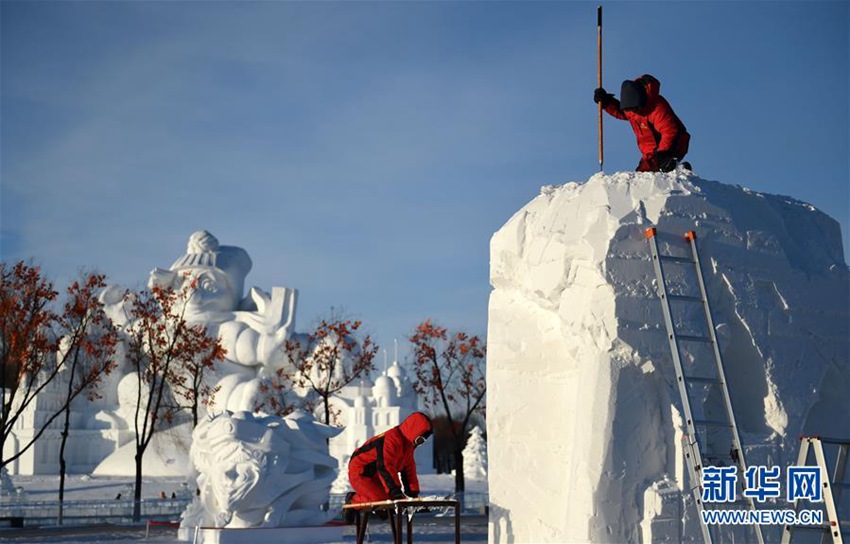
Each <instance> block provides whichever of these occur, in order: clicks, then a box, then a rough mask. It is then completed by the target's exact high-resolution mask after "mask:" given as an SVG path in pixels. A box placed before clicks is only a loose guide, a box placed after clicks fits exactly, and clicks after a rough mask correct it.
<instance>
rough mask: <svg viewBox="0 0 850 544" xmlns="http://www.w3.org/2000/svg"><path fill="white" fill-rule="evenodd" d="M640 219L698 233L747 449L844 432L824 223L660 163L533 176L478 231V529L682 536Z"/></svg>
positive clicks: (661, 332) (680, 478)
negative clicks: (533, 187)
mask: <svg viewBox="0 0 850 544" xmlns="http://www.w3.org/2000/svg"><path fill="white" fill-rule="evenodd" d="M650 226H656V227H657V228H658V231H659V236H661V238H659V240H660V241H661V242H662V244H664V245H665V246H667V244H677V243H679V240H680V238H679V237H680V236H681V235H682V234H683V233H684V232H686V231H687V230H691V229H694V230H695V231H696V232H697V235H698V238H699V244H700V246H699V247H700V253H701V257H702V262H703V269H704V270H703V273H704V274H705V277H706V283H707V288H708V292H709V296H710V298H711V304H712V309H713V311H714V320H715V324H716V325H717V330H718V336H719V341H720V347H721V349H722V350H723V357H724V361H725V363H726V375H727V379H728V383H729V390H730V392H731V395H732V400H733V404H734V406H735V410H736V418H737V422H738V426H739V429H740V431H741V435H742V436H741V438H742V441H743V443H744V445H745V450H746V454H747V461H748V464H749V465H750V466H752V465H756V464H764V465H770V466H781V467H783V470H784V467H785V466H787V465H788V464H792V463H793V462H794V461H795V460H796V452H797V450H798V448H799V441H798V438H797V437H798V435H800V434H805V433H808V434H821V435H824V436H843V437H850V395H848V394H847V392H848V391H850V382H849V381H848V380H850V361H849V360H848V353H850V345H849V344H850V316H848V313H850V304H848V296H850V294H849V293H848V285H850V282H848V269H847V265H846V264H845V261H844V257H843V254H842V253H843V252H842V244H841V235H840V230H839V226H838V223H837V222H835V221H834V220H832V219H831V218H829V217H827V216H826V215H824V214H823V213H821V212H819V211H817V210H816V209H814V208H813V207H812V206H810V205H808V204H805V203H803V202H799V201H796V200H794V199H791V198H788V197H782V196H775V195H769V194H760V193H757V192H754V191H750V190H747V189H744V188H742V187H739V186H729V185H724V184H721V183H718V182H713V181H707V180H703V179H700V178H697V177H693V176H690V177H689V176H686V175H684V174H683V173H675V172H674V173H669V174H654V173H631V172H629V173H618V174H614V175H610V176H607V175H604V174H598V175H595V176H593V177H592V178H590V179H589V180H588V181H587V182H586V183H581V184H579V183H568V184H566V185H564V186H561V187H545V188H544V189H543V190H542V191H541V194H540V195H539V196H538V197H537V198H535V199H534V200H532V201H531V202H530V203H528V204H527V205H526V206H525V207H523V208H522V209H521V210H520V211H519V212H517V213H516V214H515V215H514V216H513V217H512V218H511V219H510V220H509V221H508V222H507V223H506V224H505V225H504V226H503V227H502V228H501V229H500V230H499V231H498V232H497V233H496V234H495V235H494V236H493V238H492V241H491V245H490V250H491V261H490V280H491V283H492V285H493V287H494V291H493V292H492V293H491V297H490V307H489V325H488V326H489V330H488V369H487V380H488V384H487V394H488V413H487V435H488V439H489V444H488V446H489V454H490V458H489V487H490V503H491V504H490V515H491V526H490V529H491V534H490V541H491V542H637V541H641V540H642V541H644V542H649V541H655V540H658V539H662V538H666V537H665V536H664V535H665V534H666V535H672V538H673V539H674V540H675V539H676V537H677V536H682V535H684V537H685V538H686V539H687V538H692V537H693V538H695V539H699V532H698V528H697V526H696V520H693V512H694V509H693V507H692V505H690V498H689V493H688V492H687V491H685V492H684V493H683V492H682V490H683V489H687V487H686V486H687V482H686V479H687V476H686V474H687V470H686V469H685V468H684V466H685V465H684V464H683V455H682V451H681V450H682V446H681V440H680V438H681V429H682V424H681V421H682V420H681V415H680V414H681V407H680V405H681V401H680V399H679V396H678V392H677V389H676V386H675V382H674V376H673V370H672V362H671V360H670V359H671V356H670V351H669V346H668V343H667V339H666V331H665V328H664V322H663V317H662V310H661V303H660V301H659V300H658V297H657V294H656V291H655V285H654V279H655V275H654V271H653V268H652V264H651V261H650V259H649V247H648V245H647V242H646V240H645V238H644V230H645V229H646V228H647V227H650ZM682 243H684V242H682ZM663 249H665V250H666V249H669V247H664V248H663ZM665 252H667V253H669V251H665ZM517 474H522V477H521V478H517V477H516V475H517ZM680 512H682V513H683V514H680ZM683 518H684V521H683ZM671 520H673V521H672V522H671ZM771 529H775V530H776V531H778V530H779V529H778V528H776V527H772V528H771ZM639 532H640V533H641V534H639ZM765 536H766V537H768V538H774V537H776V540H778V535H776V534H769V532H768V531H766V532H765ZM736 541H737V540H736Z"/></svg>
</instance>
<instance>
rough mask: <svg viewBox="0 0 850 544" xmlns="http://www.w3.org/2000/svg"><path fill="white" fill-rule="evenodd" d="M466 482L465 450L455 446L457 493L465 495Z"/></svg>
mask: <svg viewBox="0 0 850 544" xmlns="http://www.w3.org/2000/svg"><path fill="white" fill-rule="evenodd" d="M465 489H466V482H465V481H464V479H463V448H459V447H458V446H455V493H463V492H464V490H465Z"/></svg>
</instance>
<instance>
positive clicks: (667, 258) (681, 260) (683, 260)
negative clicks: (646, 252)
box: [658, 255, 696, 264]
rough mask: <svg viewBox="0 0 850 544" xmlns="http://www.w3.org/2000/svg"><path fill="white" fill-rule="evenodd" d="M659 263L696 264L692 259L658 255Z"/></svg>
mask: <svg viewBox="0 0 850 544" xmlns="http://www.w3.org/2000/svg"><path fill="white" fill-rule="evenodd" d="M658 259H659V260H661V261H670V262H671V263H685V264H696V263H695V262H694V260H693V259H690V258H688V257H674V256H673V255H659V256H658Z"/></svg>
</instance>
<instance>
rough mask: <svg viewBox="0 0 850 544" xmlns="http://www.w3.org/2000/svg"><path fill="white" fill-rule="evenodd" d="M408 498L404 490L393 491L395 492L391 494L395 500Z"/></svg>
mask: <svg viewBox="0 0 850 544" xmlns="http://www.w3.org/2000/svg"><path fill="white" fill-rule="evenodd" d="M406 498H408V497H407V495H405V494H404V493H403V492H401V491H393V492H392V493H391V494H390V499H392V500H394V501H400V500H402V499H406Z"/></svg>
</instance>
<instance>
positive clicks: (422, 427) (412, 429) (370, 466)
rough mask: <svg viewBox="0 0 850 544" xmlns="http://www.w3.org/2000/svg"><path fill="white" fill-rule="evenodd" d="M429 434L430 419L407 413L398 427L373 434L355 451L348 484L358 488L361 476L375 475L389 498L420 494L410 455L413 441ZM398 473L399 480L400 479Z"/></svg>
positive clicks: (421, 414)
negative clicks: (403, 491)
mask: <svg viewBox="0 0 850 544" xmlns="http://www.w3.org/2000/svg"><path fill="white" fill-rule="evenodd" d="M430 433H431V420H430V419H429V418H428V416H426V415H425V414H423V413H422V412H414V413H412V414H410V415H409V416H408V417H407V418H406V419H405V420H404V421H403V422H402V423H401V425H399V426H398V427H393V428H392V429H390V430H388V431H386V432H384V433H381V434H379V435H377V436H374V437H372V438H370V439H369V440H367V441H366V443H365V444H363V445H362V446H360V447H359V448H357V449H356V450H354V453H353V454H352V455H351V460H350V461H349V463H348V473H349V478H350V479H351V484H352V486H353V487H354V488H355V490H357V489H358V481H359V480H361V479H374V478H377V479H378V480H379V481H380V483H381V485H382V486H383V488H384V489H385V490H386V492H387V493H388V495H389V497H390V498H397V497H401V496H402V495H403V493H402V489H401V488H402V485H403V486H404V489H405V491H407V494H408V495H409V496H414V495H418V494H419V478H418V477H417V476H416V461H415V460H414V458H413V450H414V449H415V446H414V441H415V440H416V439H417V438H418V437H420V436H426V437H427V436H428V435H430ZM399 473H400V474H401V478H402V480H400V479H399Z"/></svg>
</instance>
